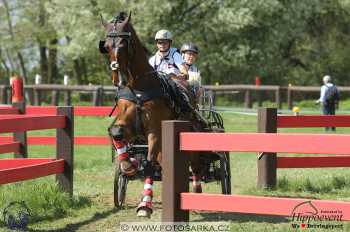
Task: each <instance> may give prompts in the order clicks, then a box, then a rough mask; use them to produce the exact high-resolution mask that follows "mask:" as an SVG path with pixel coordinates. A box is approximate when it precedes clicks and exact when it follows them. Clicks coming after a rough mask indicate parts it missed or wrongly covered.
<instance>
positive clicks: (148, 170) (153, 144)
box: [136, 133, 160, 217]
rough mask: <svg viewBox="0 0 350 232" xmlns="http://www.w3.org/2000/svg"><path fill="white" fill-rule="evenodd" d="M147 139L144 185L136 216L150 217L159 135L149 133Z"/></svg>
mask: <svg viewBox="0 0 350 232" xmlns="http://www.w3.org/2000/svg"><path fill="white" fill-rule="evenodd" d="M147 137H148V138H147V140H148V154H147V161H146V163H145V164H144V174H145V180H144V187H143V196H142V199H141V202H140V203H139V205H138V207H137V210H136V211H137V216H139V217H150V216H151V214H152V212H153V207H152V199H153V179H154V173H155V165H156V164H157V155H158V154H159V152H160V142H159V139H158V138H159V136H157V135H156V134H154V133H149V134H148V136H147Z"/></svg>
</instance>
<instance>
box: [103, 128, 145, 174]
mask: <svg viewBox="0 0 350 232" xmlns="http://www.w3.org/2000/svg"><path fill="white" fill-rule="evenodd" d="M109 134H110V136H111V137H112V143H113V147H114V149H115V150H116V152H117V155H118V157H117V159H118V163H119V165H120V169H121V171H122V173H124V174H125V175H127V176H133V175H135V174H136V172H137V168H138V163H137V160H136V159H134V158H132V157H129V153H128V149H127V135H128V130H126V129H125V127H124V126H121V125H113V126H112V127H111V128H109Z"/></svg>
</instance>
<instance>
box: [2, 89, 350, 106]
mask: <svg viewBox="0 0 350 232" xmlns="http://www.w3.org/2000/svg"><path fill="white" fill-rule="evenodd" d="M203 87H204V89H205V90H206V91H208V92H209V93H210V94H211V95H212V97H213V99H214V105H215V99H216V98H217V96H218V95H222V94H237V93H244V107H245V108H252V106H253V102H254V100H255V101H256V102H257V104H258V106H262V101H263V100H264V99H265V98H266V97H265V96H266V93H273V94H274V102H275V105H276V107H277V108H282V100H283V97H282V96H286V97H285V99H286V102H287V105H288V109H292V108H293V100H294V96H295V94H296V93H318V92H319V91H320V87H319V86H277V85H260V86H256V85H218V86H216V85H204V86H203ZM338 88H339V91H340V92H348V93H350V87H344V86H338ZM25 90H26V96H27V98H28V100H29V102H30V104H31V105H41V104H42V99H43V96H44V93H47V92H51V105H58V104H59V99H60V95H61V94H63V95H64V105H71V95H72V93H74V92H78V93H88V94H91V95H92V98H91V99H92V103H91V104H92V105H94V106H101V105H104V101H105V99H106V96H107V95H115V93H116V88H115V87H114V86H97V85H80V86H79V85H72V86H66V85H46V84H40V85H26V86H25ZM10 91H11V89H10V86H6V85H0V103H2V104H9V103H10V97H9V96H10V95H11V93H10ZM253 93H256V94H255V95H256V99H253Z"/></svg>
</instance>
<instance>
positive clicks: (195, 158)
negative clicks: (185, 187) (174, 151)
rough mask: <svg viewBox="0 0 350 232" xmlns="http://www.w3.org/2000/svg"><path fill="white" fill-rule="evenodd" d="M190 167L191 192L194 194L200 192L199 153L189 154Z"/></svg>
mask: <svg viewBox="0 0 350 232" xmlns="http://www.w3.org/2000/svg"><path fill="white" fill-rule="evenodd" d="M190 165H191V169H192V174H193V176H192V191H193V192H195V193H201V192H202V185H201V179H202V175H201V164H200V153H199V152H191V153H190Z"/></svg>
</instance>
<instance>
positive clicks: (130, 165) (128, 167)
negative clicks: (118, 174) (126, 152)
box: [120, 158, 138, 176]
mask: <svg viewBox="0 0 350 232" xmlns="http://www.w3.org/2000/svg"><path fill="white" fill-rule="evenodd" d="M137 168H138V163H137V160H135V159H133V158H130V160H122V161H120V169H121V171H122V173H123V174H125V175H127V176H133V175H135V174H136V172H137Z"/></svg>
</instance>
